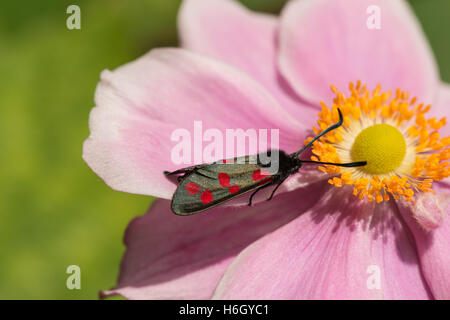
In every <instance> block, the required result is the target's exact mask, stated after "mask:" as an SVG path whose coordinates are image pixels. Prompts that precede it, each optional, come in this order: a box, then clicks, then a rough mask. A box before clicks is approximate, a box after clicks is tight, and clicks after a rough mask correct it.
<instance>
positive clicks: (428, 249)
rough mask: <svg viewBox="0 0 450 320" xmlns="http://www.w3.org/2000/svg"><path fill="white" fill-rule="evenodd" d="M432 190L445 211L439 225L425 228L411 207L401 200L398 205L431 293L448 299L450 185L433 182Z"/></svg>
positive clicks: (438, 297)
mask: <svg viewBox="0 0 450 320" xmlns="http://www.w3.org/2000/svg"><path fill="white" fill-rule="evenodd" d="M434 190H435V192H436V197H437V202H438V203H439V205H440V207H441V208H442V210H444V212H445V217H444V222H443V224H442V226H441V227H439V228H437V229H435V230H433V231H431V232H430V231H426V230H425V229H423V228H422V227H421V226H420V225H419V224H418V223H417V222H416V221H415V220H414V219H413V218H412V217H413V215H414V209H412V208H411V207H410V206H406V205H404V204H400V205H399V208H400V212H401V213H402V215H403V217H404V219H405V220H406V222H407V224H408V226H409V227H410V229H411V231H412V233H413V235H414V238H415V240H416V244H417V250H418V252H419V258H420V264H421V267H422V272H423V275H424V278H425V279H426V281H427V283H428V285H429V287H430V289H431V292H432V293H433V296H434V297H435V298H436V299H446V300H447V299H450V216H449V214H450V205H449V204H450V203H449V202H448V199H449V197H450V185H449V184H448V183H435V184H434ZM411 209H412V210H411Z"/></svg>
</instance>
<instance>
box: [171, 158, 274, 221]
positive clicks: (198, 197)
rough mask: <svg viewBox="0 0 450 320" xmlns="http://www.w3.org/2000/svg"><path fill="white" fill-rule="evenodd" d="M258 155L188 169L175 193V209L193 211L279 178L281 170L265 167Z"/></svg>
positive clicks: (196, 211)
mask: <svg viewBox="0 0 450 320" xmlns="http://www.w3.org/2000/svg"><path fill="white" fill-rule="evenodd" d="M258 156H259V155H252V156H245V157H239V158H234V159H232V163H230V162H231V161H230V160H224V161H223V162H218V163H212V164H208V165H204V166H201V167H199V168H196V169H195V170H192V171H191V172H190V173H187V174H186V175H185V176H184V177H183V178H182V180H181V182H180V183H179V185H178V187H177V189H176V191H175V193H174V195H173V198H172V204H171V207H172V211H173V212H174V213H176V214H178V215H191V214H194V213H198V212H201V211H204V210H206V209H209V208H212V207H214V206H216V205H218V204H220V203H223V202H225V201H228V200H230V199H232V198H234V197H236V196H239V195H242V194H244V193H247V192H249V191H252V190H256V189H258V188H260V187H262V186H266V185H268V184H271V183H274V182H275V181H277V179H278V177H279V176H278V173H277V172H275V173H271V172H270V171H268V170H266V169H265V168H264V167H263V166H262V165H261V163H260V162H259V160H258Z"/></svg>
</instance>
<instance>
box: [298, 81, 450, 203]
mask: <svg viewBox="0 0 450 320" xmlns="http://www.w3.org/2000/svg"><path fill="white" fill-rule="evenodd" d="M331 89H332V91H333V92H334V93H335V94H336V98H335V99H334V100H333V104H332V106H331V108H328V107H327V106H326V104H325V103H323V102H322V103H321V105H322V111H321V112H319V119H318V121H317V124H318V127H314V133H315V134H316V135H317V134H319V133H320V132H322V131H323V130H325V129H326V128H328V127H329V126H330V125H332V124H334V123H336V122H337V121H338V120H339V114H338V111H337V110H338V108H339V109H340V110H341V112H342V115H343V118H344V123H343V125H342V126H341V127H339V128H338V129H336V130H333V131H331V132H329V133H327V134H326V135H325V136H323V137H322V138H320V139H319V140H318V141H316V142H315V143H314V144H313V148H312V152H313V156H312V157H311V160H313V161H323V162H333V163H348V162H354V161H367V165H366V166H364V167H354V168H342V167H337V166H329V165H326V166H321V167H319V170H320V171H322V172H324V173H326V174H329V175H332V176H331V178H330V179H329V180H328V182H329V183H330V184H332V185H334V186H335V187H343V186H345V185H349V186H353V194H354V195H355V196H358V197H359V199H361V200H364V199H367V200H369V201H374V200H375V201H376V202H382V201H388V200H389V199H390V196H392V197H393V198H395V199H400V198H403V199H405V200H406V201H412V200H413V197H414V195H415V194H416V193H418V192H433V189H432V188H431V187H432V183H433V182H434V181H439V180H442V179H444V178H447V177H449V176H450V162H449V161H448V160H449V159H450V148H448V146H449V145H450V137H444V138H441V136H440V135H439V129H440V128H442V127H443V126H444V125H445V124H446V119H445V118H441V119H436V118H431V119H426V118H425V114H426V113H427V112H428V111H429V110H430V108H431V106H430V105H427V106H424V105H423V104H419V103H417V102H416V98H413V99H410V98H409V94H408V93H407V92H404V91H401V90H400V89H398V90H397V91H396V92H395V95H393V97H391V96H392V93H391V92H390V91H388V92H381V87H380V86H379V85H378V86H377V87H376V88H375V89H374V90H372V91H369V90H368V89H367V88H366V86H362V85H361V82H360V81H358V82H357V84H356V86H355V85H354V84H353V83H352V82H351V83H350V85H349V91H350V94H349V95H348V96H347V97H346V96H345V95H344V94H343V93H342V92H339V91H338V90H337V89H336V87H334V86H331ZM311 139H312V138H309V139H308V140H307V141H306V143H308V142H309V141H311Z"/></svg>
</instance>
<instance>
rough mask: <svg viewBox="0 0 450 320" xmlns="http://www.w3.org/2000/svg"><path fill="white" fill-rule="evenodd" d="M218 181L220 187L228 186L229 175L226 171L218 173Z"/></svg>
mask: <svg viewBox="0 0 450 320" xmlns="http://www.w3.org/2000/svg"><path fill="white" fill-rule="evenodd" d="M219 182H220V185H221V186H222V187H228V186H229V185H230V176H229V175H228V174H226V173H223V172H222V173H219Z"/></svg>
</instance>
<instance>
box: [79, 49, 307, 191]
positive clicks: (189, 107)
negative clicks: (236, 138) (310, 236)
mask: <svg viewBox="0 0 450 320" xmlns="http://www.w3.org/2000/svg"><path fill="white" fill-rule="evenodd" d="M95 102H96V107H95V108H94V109H93V110H92V112H91V116H90V120H89V122H90V123H89V124H90V130H91V135H90V136H89V138H88V139H87V140H86V141H85V143H84V149H83V158H84V160H85V161H86V162H87V163H88V165H89V166H90V167H91V168H92V169H93V170H94V171H95V172H96V173H97V174H98V175H99V176H100V177H101V178H102V179H104V180H105V182H106V183H107V184H108V185H109V186H111V187H112V188H114V189H116V190H119V191H125V192H131V193H138V194H145V195H153V196H156V197H161V198H170V197H171V195H172V193H173V191H174V190H175V184H173V183H172V182H170V181H169V180H167V179H165V177H164V175H163V171H164V170H172V169H178V168H180V167H186V166H188V165H179V164H174V163H172V161H171V150H172V148H173V147H174V146H175V145H176V144H177V142H172V141H171V134H172V132H173V131H174V130H176V129H181V128H184V129H187V130H189V132H190V133H191V137H192V138H191V141H192V140H194V137H193V126H194V121H195V120H201V121H202V122H203V132H205V130H207V129H209V128H216V129H218V130H220V131H221V132H222V133H223V135H225V130H226V129H227V128H229V129H238V128H242V129H244V130H246V129H249V128H252V129H256V130H258V129H279V130H280V138H279V139H280V148H281V149H284V150H286V151H289V152H293V151H294V150H296V149H298V148H299V147H300V146H301V145H303V144H302V141H303V140H302V139H301V138H303V137H300V136H301V134H300V136H299V134H298V133H296V132H298V130H297V127H296V124H295V123H294V122H293V121H292V120H291V118H290V117H289V115H288V114H287V113H285V112H284V111H283V110H282V109H281V107H280V106H279V105H278V104H277V102H276V101H275V100H274V99H273V98H272V97H271V95H270V94H269V93H267V91H266V90H265V89H264V88H262V87H261V86H260V85H259V84H257V83H256V82H254V81H253V80H252V79H250V78H249V77H248V76H246V75H245V74H244V73H241V72H239V71H237V70H235V69H233V68H231V67H229V66H227V65H225V64H222V63H220V62H218V61H215V60H212V59H210V58H206V57H203V56H200V55H197V54H194V53H191V52H188V51H186V50H182V49H158V50H153V51H151V52H150V53H149V54H147V55H145V56H143V57H141V58H139V59H138V60H136V61H134V62H131V63H129V64H127V65H125V66H122V67H120V68H118V69H117V70H115V71H113V72H111V71H104V72H103V73H102V75H101V81H100V83H99V85H98V87H97V90H96V94H95ZM269 136H270V133H269ZM192 144H193V142H192ZM224 146H225V142H224ZM224 154H225V152H224ZM192 160H194V159H193V158H192ZM217 160H219V159H217ZM200 162H202V161H200Z"/></svg>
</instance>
